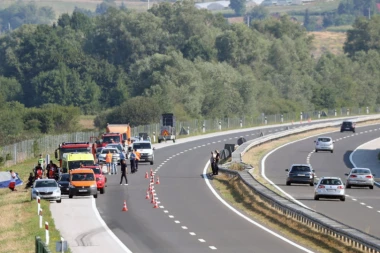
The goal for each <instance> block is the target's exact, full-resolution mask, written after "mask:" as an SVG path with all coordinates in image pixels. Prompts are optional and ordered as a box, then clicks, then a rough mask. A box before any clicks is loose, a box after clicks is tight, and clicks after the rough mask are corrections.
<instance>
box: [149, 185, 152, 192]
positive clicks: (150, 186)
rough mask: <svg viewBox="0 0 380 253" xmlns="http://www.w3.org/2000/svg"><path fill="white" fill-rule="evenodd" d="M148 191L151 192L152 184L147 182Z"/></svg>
mask: <svg viewBox="0 0 380 253" xmlns="http://www.w3.org/2000/svg"><path fill="white" fill-rule="evenodd" d="M148 191H149V192H151V191H152V185H151V184H149V188H148Z"/></svg>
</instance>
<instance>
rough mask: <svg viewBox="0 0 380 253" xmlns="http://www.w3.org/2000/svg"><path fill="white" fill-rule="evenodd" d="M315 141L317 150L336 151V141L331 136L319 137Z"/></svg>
mask: <svg viewBox="0 0 380 253" xmlns="http://www.w3.org/2000/svg"><path fill="white" fill-rule="evenodd" d="M314 142H315V152H318V151H329V152H331V153H333V152H334V142H335V141H333V140H332V138H331V137H324V136H322V137H318V138H317V140H315V141H314Z"/></svg>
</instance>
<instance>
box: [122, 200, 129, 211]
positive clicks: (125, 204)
mask: <svg viewBox="0 0 380 253" xmlns="http://www.w3.org/2000/svg"><path fill="white" fill-rule="evenodd" d="M121 211H123V212H126V211H128V208H127V201H125V200H124V206H123V209H122V210H121Z"/></svg>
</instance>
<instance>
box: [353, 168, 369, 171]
mask: <svg viewBox="0 0 380 253" xmlns="http://www.w3.org/2000/svg"><path fill="white" fill-rule="evenodd" d="M352 170H369V171H371V169H369V168H352V169H351V171H352Z"/></svg>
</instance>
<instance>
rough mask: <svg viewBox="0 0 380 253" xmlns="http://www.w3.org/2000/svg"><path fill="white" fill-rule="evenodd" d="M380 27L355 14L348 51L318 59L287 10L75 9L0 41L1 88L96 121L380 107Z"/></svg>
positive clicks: (13, 96) (29, 102) (27, 101)
mask: <svg viewBox="0 0 380 253" xmlns="http://www.w3.org/2000/svg"><path fill="white" fill-rule="evenodd" d="M259 14H260V13H259ZM258 16H259V15H258ZM378 22H379V18H378V17H374V18H373V19H371V20H369V21H368V20H367V21H364V20H362V19H359V20H358V21H357V23H356V24H355V26H354V27H355V29H354V30H352V31H350V33H349V35H350V34H351V35H350V36H348V40H347V42H346V46H345V52H346V53H347V55H348V56H347V55H342V56H335V55H332V54H329V53H327V54H324V55H322V57H321V58H319V59H314V58H313V56H312V55H311V48H312V39H313V38H312V37H310V36H309V35H308V34H307V32H306V29H305V28H304V27H303V26H301V25H300V24H299V23H297V22H293V21H292V20H291V19H290V18H289V17H288V16H286V15H284V16H281V17H280V18H265V19H263V20H254V21H253V23H252V25H251V26H250V27H247V26H246V25H244V24H232V25H230V24H228V23H227V21H226V20H225V19H224V17H223V16H222V15H220V14H218V15H213V14H212V13H210V12H208V11H205V10H198V9H196V8H195V7H194V3H193V2H186V1H184V2H177V3H174V4H169V3H161V4H159V5H155V6H153V7H152V8H151V9H150V10H149V11H148V12H144V13H138V12H134V11H130V10H121V9H119V8H112V7H110V8H108V9H107V10H106V12H105V13H104V14H102V15H97V16H94V17H89V16H87V15H85V14H83V13H82V12H79V11H76V12H74V13H72V14H71V15H69V14H64V15H62V16H61V17H60V18H59V20H58V22H57V23H56V24H53V25H24V26H22V27H20V28H19V29H17V30H15V31H13V32H12V33H10V34H9V35H7V36H2V37H0V55H2V56H4V57H1V58H0V94H2V97H3V98H4V100H5V101H6V102H11V101H18V102H19V103H21V104H24V105H25V106H26V107H28V108H29V107H38V108H42V107H43V106H45V104H57V105H61V106H65V107H68V106H73V107H75V108H80V112H81V113H85V114H98V115H99V116H98V118H97V119H96V124H97V126H99V127H104V125H105V124H106V123H107V122H109V123H125V122H130V123H131V124H132V125H137V124H147V123H151V122H157V120H158V118H157V117H158V115H160V114H161V113H162V112H174V113H175V114H176V115H177V117H178V119H179V120H187V119H191V118H223V117H232V116H243V115H246V116H255V115H259V114H260V113H266V114H273V113H286V112H289V111H297V110H314V109H324V108H334V107H345V106H347V107H350V106H366V105H369V104H376V103H379V102H380V96H379V94H380V93H379V92H378V91H379V89H380V84H379V82H378V80H379V77H380V68H379V66H380V57H379V48H377V43H375V41H376V39H377V38H378V35H379V34H380V26H379V25H378ZM363 34H364V35H366V37H363V39H362V40H360V39H359V38H360V36H363ZM358 36H359V38H358ZM368 39H370V40H368ZM367 41H368V42H367ZM363 43H364V44H363ZM12 103H14V102H12ZM23 122H24V123H26V122H27V121H26V120H25V119H24V120H23ZM0 124H1V121H0ZM28 125H31V126H34V123H33V122H29V123H28ZM36 125H37V123H36ZM0 128H1V125H0ZM24 128H25V127H24ZM41 131H42V130H41Z"/></svg>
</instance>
